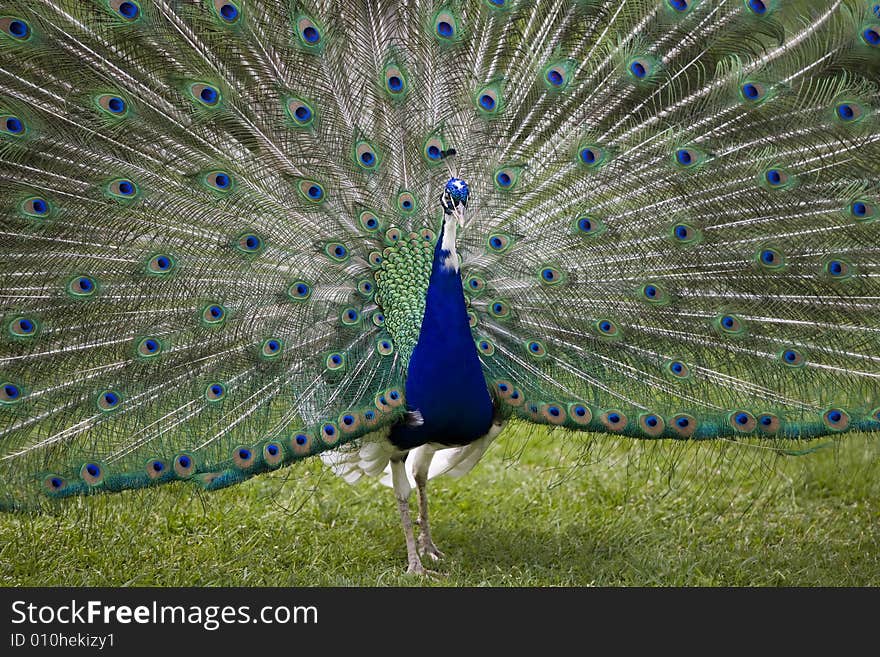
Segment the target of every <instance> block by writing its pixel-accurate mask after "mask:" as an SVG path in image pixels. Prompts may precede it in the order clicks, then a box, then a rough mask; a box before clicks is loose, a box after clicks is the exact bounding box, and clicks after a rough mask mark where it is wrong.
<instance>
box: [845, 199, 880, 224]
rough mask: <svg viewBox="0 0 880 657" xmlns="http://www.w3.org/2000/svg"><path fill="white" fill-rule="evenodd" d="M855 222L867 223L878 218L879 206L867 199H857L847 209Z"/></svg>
mask: <svg viewBox="0 0 880 657" xmlns="http://www.w3.org/2000/svg"><path fill="white" fill-rule="evenodd" d="M847 210H848V212H849V215H850V216H851V217H852V219H853V220H854V221H858V222H867V221H873V220H874V219H876V218H877V206H876V205H874V204H873V203H872V202H870V201H867V200H865V199H856V200H854V201H853V202H852V203H850V204H849V207H848V208H847Z"/></svg>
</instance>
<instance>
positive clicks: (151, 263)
mask: <svg viewBox="0 0 880 657" xmlns="http://www.w3.org/2000/svg"><path fill="white" fill-rule="evenodd" d="M176 266H177V263H176V261H175V260H174V258H172V257H171V256H170V255H168V254H166V253H157V254H155V255H152V256H150V258H149V259H148V260H147V264H146V267H145V268H146V272H147V273H148V274H152V275H155V276H165V275H166V274H170V273H171V272H173V271H174V269H175V267H176Z"/></svg>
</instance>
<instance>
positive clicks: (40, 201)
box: [20, 196, 53, 219]
mask: <svg viewBox="0 0 880 657" xmlns="http://www.w3.org/2000/svg"><path fill="white" fill-rule="evenodd" d="M20 208H21V212H22V214H24V215H26V216H28V217H33V218H35V219H45V218H46V217H48V216H49V215H50V214H51V213H52V209H53V208H52V203H50V202H49V201H48V200H46V199H45V198H43V197H42V196H31V197H29V198H26V199H25V200H24V201H22V202H21V205H20Z"/></svg>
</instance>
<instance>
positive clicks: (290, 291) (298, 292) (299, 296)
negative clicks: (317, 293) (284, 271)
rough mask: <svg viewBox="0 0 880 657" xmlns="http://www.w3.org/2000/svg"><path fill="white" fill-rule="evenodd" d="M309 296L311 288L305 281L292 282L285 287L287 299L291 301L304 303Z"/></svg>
mask: <svg viewBox="0 0 880 657" xmlns="http://www.w3.org/2000/svg"><path fill="white" fill-rule="evenodd" d="M311 295H312V288H311V286H310V285H309V284H308V283H306V282H305V281H294V282H293V283H291V284H290V285H289V286H288V287H287V298H288V299H291V300H292V301H305V300H306V299H308V298H309V297H310V296H311Z"/></svg>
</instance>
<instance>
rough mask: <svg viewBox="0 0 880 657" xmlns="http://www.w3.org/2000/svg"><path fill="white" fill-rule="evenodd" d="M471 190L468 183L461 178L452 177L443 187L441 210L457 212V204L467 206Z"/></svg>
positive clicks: (449, 212) (447, 212)
mask: <svg viewBox="0 0 880 657" xmlns="http://www.w3.org/2000/svg"><path fill="white" fill-rule="evenodd" d="M470 193H471V190H470V189H469V188H468V184H467V183H466V182H465V181H464V180H462V179H461V178H456V177H454V176H453V177H452V178H450V179H449V180H448V181H447V182H446V187H444V189H443V196H442V198H441V200H440V202H441V203H442V205H443V212H445V213H446V214H454V213H455V214H457V213H456V210H457V209H458V206H460V205H461V206H464V207H467V202H468V196H470Z"/></svg>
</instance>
